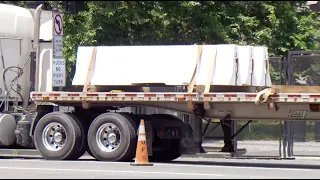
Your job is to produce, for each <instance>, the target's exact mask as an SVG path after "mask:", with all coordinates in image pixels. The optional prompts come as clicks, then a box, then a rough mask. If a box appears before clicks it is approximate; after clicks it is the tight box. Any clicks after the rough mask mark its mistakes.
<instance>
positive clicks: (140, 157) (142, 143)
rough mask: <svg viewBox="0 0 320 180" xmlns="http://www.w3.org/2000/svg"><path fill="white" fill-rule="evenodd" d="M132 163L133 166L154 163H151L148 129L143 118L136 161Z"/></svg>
mask: <svg viewBox="0 0 320 180" xmlns="http://www.w3.org/2000/svg"><path fill="white" fill-rule="evenodd" d="M131 165H132V166H152V165H153V164H151V163H149V158H148V148H147V138H146V130H145V127H144V120H143V119H141V121H140V126H139V135H138V144H137V150H136V158H135V162H134V163H131Z"/></svg>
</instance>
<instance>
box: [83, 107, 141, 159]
mask: <svg viewBox="0 0 320 180" xmlns="http://www.w3.org/2000/svg"><path fill="white" fill-rule="evenodd" d="M110 127H111V128H110ZM136 127H137V126H136V123H135V122H134V120H133V119H132V118H131V117H130V116H129V115H122V114H117V113H104V114H102V115H100V116H98V117H97V118H96V119H95V120H93V122H92V123H91V125H90V128H89V131H88V144H89V148H90V150H91V152H92V155H93V156H94V157H95V158H96V159H98V160H100V161H131V160H132V159H133V158H134V156H135V151H136V146H137V128H136ZM107 129H108V130H109V132H108V131H107ZM103 133H105V134H104V135H106V136H104V135H102V134H103ZM109 135H112V137H115V138H114V139H115V140H114V142H112V141H111V140H110V139H109V137H110V136H109ZM102 137H104V138H102ZM107 137H108V138H107ZM119 139H120V141H119ZM101 141H103V142H101ZM105 142H107V143H108V144H107V145H106V144H103V143H105ZM111 142H112V143H111ZM118 143H119V144H118ZM115 146H116V147H115Z"/></svg>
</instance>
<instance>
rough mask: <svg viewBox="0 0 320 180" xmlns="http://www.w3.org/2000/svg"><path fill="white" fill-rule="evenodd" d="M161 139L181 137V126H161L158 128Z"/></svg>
mask: <svg viewBox="0 0 320 180" xmlns="http://www.w3.org/2000/svg"><path fill="white" fill-rule="evenodd" d="M157 134H158V137H159V138H160V139H176V138H179V128H171V127H166V128H161V129H158V130H157Z"/></svg>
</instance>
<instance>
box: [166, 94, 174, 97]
mask: <svg viewBox="0 0 320 180" xmlns="http://www.w3.org/2000/svg"><path fill="white" fill-rule="evenodd" d="M163 96H164V97H175V96H176V95H175V94H164V95H163Z"/></svg>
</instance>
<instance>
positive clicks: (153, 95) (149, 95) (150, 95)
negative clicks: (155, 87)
mask: <svg viewBox="0 0 320 180" xmlns="http://www.w3.org/2000/svg"><path fill="white" fill-rule="evenodd" d="M144 97H157V95H156V94H145V95H144Z"/></svg>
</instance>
